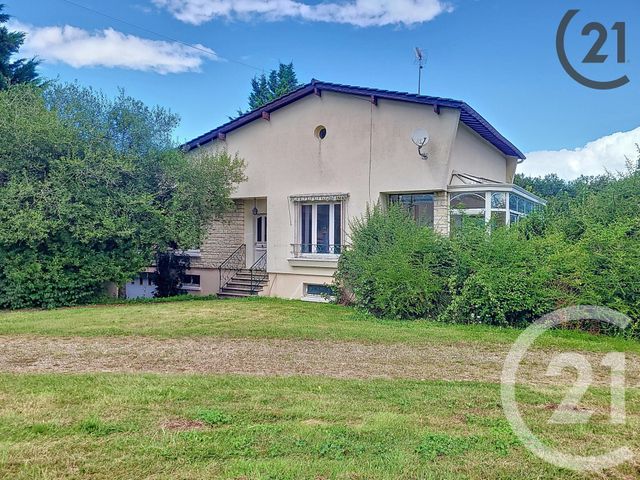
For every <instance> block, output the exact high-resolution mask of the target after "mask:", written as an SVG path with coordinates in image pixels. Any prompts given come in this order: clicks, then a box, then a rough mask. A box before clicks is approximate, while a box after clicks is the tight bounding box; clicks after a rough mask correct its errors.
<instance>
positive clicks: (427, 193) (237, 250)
mask: <svg viewBox="0 0 640 480" xmlns="http://www.w3.org/2000/svg"><path fill="white" fill-rule="evenodd" d="M412 137H413V138H412ZM427 138H428V141H426V140H427ZM184 148H186V149H187V150H188V151H189V152H190V153H191V154H193V155H198V154H199V153H200V152H203V151H208V150H212V149H213V150H215V149H226V150H227V151H229V152H230V153H235V152H238V153H239V155H240V156H241V157H242V158H244V159H245V161H246V163H247V168H246V172H245V173H246V176H247V180H246V181H245V182H243V183H242V184H240V185H239V186H238V188H237V191H236V192H235V193H234V195H233V199H234V201H235V209H234V210H233V211H232V212H230V213H228V214H227V215H225V216H224V217H223V218H219V219H216V220H214V221H213V223H212V224H211V226H210V228H209V232H208V235H207V238H206V240H205V241H204V243H203V244H202V245H201V248H200V250H198V251H193V252H191V256H192V259H191V270H190V271H189V272H188V273H189V278H190V279H191V280H190V281H191V284H190V290H191V291H198V292H199V293H201V294H211V293H218V292H219V293H220V294H221V295H223V296H243V295H247V294H255V293H259V294H261V295H269V296H277V297H284V298H295V299H309V300H312V299H321V298H323V297H322V295H323V294H324V293H326V292H327V287H326V285H327V284H330V283H331V282H332V275H333V273H334V271H335V269H336V266H337V261H338V257H339V256H340V253H341V251H342V249H343V248H344V246H345V245H347V244H348V242H349V221H350V220H351V219H353V218H355V217H359V216H361V215H362V214H363V213H364V212H365V210H366V208H367V205H370V204H374V203H376V202H383V203H388V202H400V203H402V204H404V205H405V206H406V207H407V208H408V209H409V210H410V211H411V212H412V214H413V216H414V218H415V219H416V221H417V222H419V223H420V224H422V225H425V226H429V227H432V228H434V229H436V230H437V231H438V232H441V233H442V234H445V235H446V234H448V232H449V229H450V228H451V225H455V224H456V222H458V221H460V218H461V217H460V214H461V212H464V213H466V214H468V215H474V216H477V217H479V218H480V219H484V220H487V221H488V220H490V219H494V220H495V221H497V222H498V223H501V224H507V225H508V224H510V223H514V222H516V221H518V219H519V218H520V217H521V216H522V215H526V214H527V213H529V212H531V211H532V210H533V209H535V208H536V207H537V206H539V205H541V204H543V201H542V200H541V199H540V198H538V197H536V196H535V195H532V194H531V193H529V192H526V191H525V190H523V189H521V188H519V187H517V186H515V185H513V183H512V182H513V178H514V175H515V172H516V167H517V165H518V164H519V163H520V162H521V161H523V160H524V158H525V157H524V155H523V154H522V152H520V150H518V149H517V148H516V147H515V146H514V145H513V144H511V143H510V142H509V141H508V140H507V139H506V138H504V137H503V136H502V135H501V134H500V133H499V132H498V131H497V130H496V129H495V128H493V127H492V126H491V125H490V124H489V122H488V121H487V120H485V119H484V118H483V117H482V116H481V115H480V114H479V113H477V112H476V111H475V110H474V109H473V108H471V107H470V106H469V105H467V104H466V103H464V102H462V101H458V100H452V99H448V98H439V97H429V96H424V95H415V94H410V93H400V92H393V91H386V90H378V89H373V88H362V87H354V86H348V85H339V84H334V83H326V82H321V81H317V80H313V81H312V82H311V83H309V84H306V85H304V86H301V87H300V88H298V89H297V90H295V91H293V92H292V93H290V94H288V95H286V96H284V97H281V98H279V99H277V100H275V101H273V102H271V103H269V104H267V105H265V106H264V107H262V108H261V109H259V110H255V111H252V112H250V113H247V114H245V115H242V116H240V117H238V118H236V119H235V120H232V121H230V122H228V123H226V124H224V125H222V126H220V127H218V128H216V129H214V130H211V131H210V132H208V133H205V134H204V135H202V136H200V137H198V138H195V139H193V140H191V141H190V142H188V143H187V144H185V146H184ZM196 278H197V283H194V281H195V279H196ZM198 289H199V290H198Z"/></svg>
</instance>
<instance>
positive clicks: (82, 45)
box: [10, 21, 219, 74]
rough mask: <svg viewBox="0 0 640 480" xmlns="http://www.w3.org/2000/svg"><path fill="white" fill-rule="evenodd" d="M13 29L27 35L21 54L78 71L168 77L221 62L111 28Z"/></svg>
mask: <svg viewBox="0 0 640 480" xmlns="http://www.w3.org/2000/svg"><path fill="white" fill-rule="evenodd" d="M10 26H11V29H15V30H20V31H23V32H26V33H27V37H26V40H25V43H24V46H23V48H22V49H21V50H20V53H22V54H26V55H36V56H38V57H39V58H41V59H42V60H44V61H46V62H52V63H57V62H62V63H66V64H68V65H71V66H72V67H75V68H82V67H109V68H126V69H130V70H142V71H154V72H157V73H161V74H166V73H180V72H190V71H198V70H199V69H200V67H201V66H202V64H203V62H204V61H205V60H219V58H218V56H217V55H216V53H215V52H214V51H213V50H211V49H209V48H206V47H204V46H202V45H196V46H197V47H198V48H199V49H201V50H196V49H194V48H191V47H188V46H187V45H183V44H180V43H175V42H164V41H158V40H149V39H146V38H141V37H136V36H135V35H127V34H124V33H121V32H118V31H116V30H114V29H112V28H107V29H105V30H102V31H96V32H89V31H87V30H83V29H81V28H77V27H72V26H69V25H65V26H61V27H60V26H50V27H34V26H32V25H26V24H23V23H19V22H16V21H12V22H11V25H10Z"/></svg>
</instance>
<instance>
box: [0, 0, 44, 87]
mask: <svg viewBox="0 0 640 480" xmlns="http://www.w3.org/2000/svg"><path fill="white" fill-rule="evenodd" d="M4 7H5V5H4V4H3V3H0V90H4V89H6V88H8V87H9V85H15V84H17V83H35V82H37V80H38V73H37V72H36V67H37V66H38V63H39V62H38V60H36V59H35V58H32V59H26V58H19V59H16V60H13V61H12V57H13V56H14V55H15V54H16V53H18V50H20V47H21V46H22V44H23V43H24V37H25V33H24V32H10V31H9V30H8V29H7V27H6V26H4V25H3V24H5V23H7V22H8V21H9V18H11V17H10V16H9V15H7V14H6V13H2V11H3V10H4Z"/></svg>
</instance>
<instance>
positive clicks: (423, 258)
mask: <svg viewBox="0 0 640 480" xmlns="http://www.w3.org/2000/svg"><path fill="white" fill-rule="evenodd" d="M351 231H352V234H351V240H352V248H349V249H346V251H345V252H344V253H343V254H342V256H341V257H340V261H339V265H338V272H337V273H336V284H337V285H338V286H339V288H340V289H342V290H348V291H350V292H351V293H352V296H353V299H354V302H355V304H356V305H357V306H359V307H362V308H364V309H366V310H368V311H369V312H371V313H373V314H374V315H377V316H384V317H391V318H419V317H427V316H435V315H437V314H438V313H439V312H440V311H441V310H442V309H443V308H444V307H445V306H446V305H447V304H448V295H447V280H448V277H449V275H450V270H451V266H452V257H451V250H450V248H449V245H448V242H447V240H446V239H445V238H443V237H441V236H440V235H438V234H436V233H434V232H433V231H432V230H431V229H429V228H425V227H420V226H418V225H416V223H415V222H414V221H413V220H412V219H411V218H410V217H409V216H408V214H407V213H406V212H405V211H404V210H403V209H402V208H401V207H399V206H393V205H392V206H390V207H389V208H388V209H387V210H383V209H382V208H381V207H380V206H379V205H378V206H376V207H374V208H373V209H368V210H367V212H366V213H365V215H364V217H363V218H362V219H358V220H356V221H354V222H353V223H352V225H351Z"/></svg>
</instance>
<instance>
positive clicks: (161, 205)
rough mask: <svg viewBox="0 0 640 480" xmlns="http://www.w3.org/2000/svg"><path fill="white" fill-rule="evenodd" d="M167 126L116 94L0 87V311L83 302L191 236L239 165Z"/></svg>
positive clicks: (164, 117) (165, 116) (225, 200)
mask: <svg viewBox="0 0 640 480" xmlns="http://www.w3.org/2000/svg"><path fill="white" fill-rule="evenodd" d="M177 122H178V118H177V117H176V116H175V115H173V114H172V113H170V112H168V111H167V110H165V109H163V108H157V107H156V108H149V107H147V106H146V105H144V104H143V103H142V102H140V101H138V100H135V99H133V98H131V97H128V96H127V95H125V94H124V92H121V93H120V95H119V96H117V97H116V98H114V99H110V98H106V97H105V96H104V95H102V94H100V93H99V92H96V91H94V90H91V89H88V88H83V87H80V86H78V85H75V84H72V85H57V84H53V85H49V86H48V87H47V89H46V91H45V94H44V95H43V94H42V90H41V88H39V87H35V86H32V85H13V86H11V87H9V88H8V89H6V90H4V91H0V225H2V228H0V308H7V307H8V308H22V307H54V306H60V305H73V304H79V303H86V302H90V301H93V300H95V299H96V298H97V297H99V296H100V295H101V294H102V291H103V286H104V284H105V283H107V282H114V283H116V284H118V285H121V284H123V283H125V282H127V281H129V280H130V279H131V278H133V277H134V276H135V275H136V274H137V273H138V272H139V271H140V270H141V268H143V267H145V266H147V265H150V264H151V263H153V260H154V257H155V255H156V253H158V252H166V251H168V250H170V249H173V248H177V249H188V248H193V247H196V246H197V245H198V244H199V243H200V240H201V239H202V237H203V235H204V231H205V226H206V224H207V223H208V221H209V220H210V219H211V217H212V216H213V215H215V214H219V213H223V212H225V211H226V210H227V209H228V208H229V207H230V206H231V205H232V202H231V200H230V199H229V195H230V193H231V192H232V191H233V189H234V188H235V186H236V184H237V183H238V182H240V181H242V180H243V179H244V175H243V169H244V162H243V161H242V160H241V159H239V158H237V157H234V156H232V155H229V154H227V153H226V152H224V151H220V152H212V151H209V150H206V149H203V151H201V152H199V153H198V152H196V153H195V154H194V155H187V154H185V153H183V152H182V151H180V150H179V149H178V148H176V145H175V143H174V142H173V140H172V133H173V130H174V127H175V126H176V124H177Z"/></svg>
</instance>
